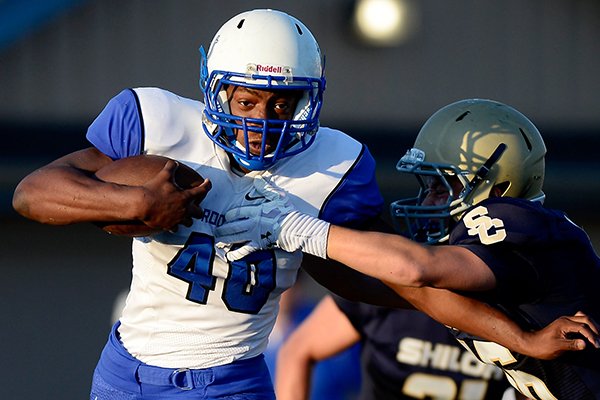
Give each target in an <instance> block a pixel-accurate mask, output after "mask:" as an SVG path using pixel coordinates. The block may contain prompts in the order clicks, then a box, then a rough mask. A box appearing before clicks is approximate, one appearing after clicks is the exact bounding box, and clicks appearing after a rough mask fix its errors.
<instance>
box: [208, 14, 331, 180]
mask: <svg viewBox="0 0 600 400" xmlns="http://www.w3.org/2000/svg"><path fill="white" fill-rule="evenodd" d="M200 52H201V56H202V62H201V67H200V69H201V70H200V87H201V88H202V91H203V93H204V101H205V105H206V109H205V111H204V115H203V124H202V125H203V128H204V131H205V132H206V134H208V136H209V137H210V138H211V139H212V140H213V141H214V142H215V143H216V144H217V145H218V146H220V147H221V148H223V149H225V150H226V151H228V152H230V153H231V154H232V155H233V156H234V157H235V159H236V160H237V161H238V162H239V163H240V164H241V165H242V166H243V167H245V168H247V169H250V170H264V169H266V168H269V166H271V165H273V163H275V162H276V161H278V160H280V159H281V158H283V157H288V156H291V155H294V154H297V153H299V152H301V151H303V150H305V149H307V148H308V146H310V145H311V144H312V142H313V140H314V138H315V134H316V132H317V130H318V128H319V113H320V111H321V105H322V101H323V91H324V90H325V77H324V75H323V61H322V56H321V50H320V49H319V45H318V43H317V41H316V39H315V38H314V36H313V35H312V33H311V32H310V31H309V30H308V28H307V27H306V26H305V25H304V24H303V23H302V22H300V21H299V20H297V19H296V18H294V17H292V16H290V15H288V14H286V13H284V12H281V11H276V10H270V9H261V10H252V11H247V12H243V13H241V14H239V15H237V16H235V17H233V18H232V19H230V20H229V21H227V22H226V23H225V24H224V25H223V26H222V27H221V28H220V29H219V31H218V32H217V33H216V35H215V37H214V39H213V40H212V42H211V45H210V48H209V49H208V53H206V52H205V51H204V49H203V48H202V47H201V48H200ZM228 85H238V86H244V87H250V88H254V89H262V90H286V89H289V90H295V91H298V90H300V91H303V93H304V94H303V97H302V98H301V99H300V101H299V103H298V106H297V107H296V110H295V112H294V117H293V119H292V120H273V119H250V118H241V117H237V116H235V115H232V114H231V113H230V109H229V104H228V100H227V94H226V92H225V89H226V87H227V86H228ZM237 129H241V130H242V131H243V132H244V134H245V135H248V132H249V131H250V132H258V133H262V135H263V136H262V137H263V147H262V148H263V151H262V153H261V154H260V155H254V154H251V153H250V150H249V148H248V146H242V145H241V144H239V143H238V142H237V141H236V139H235V130H237ZM267 134H277V135H280V137H279V142H278V145H277V146H276V149H275V150H274V151H273V152H271V153H269V154H265V150H264V149H265V147H264V146H265V140H266V136H267ZM246 143H248V140H247V136H246Z"/></svg>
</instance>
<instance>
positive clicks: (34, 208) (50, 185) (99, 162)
mask: <svg viewBox="0 0 600 400" xmlns="http://www.w3.org/2000/svg"><path fill="white" fill-rule="evenodd" d="M111 162H112V160H111V159H110V158H109V157H108V156H106V155H104V154H103V153H101V152H100V151H98V150H97V149H95V148H92V147H91V148H88V149H84V150H80V151H76V152H74V153H71V154H68V155H66V156H64V157H61V158H59V159H57V160H55V161H53V162H51V163H50V164H48V165H46V166H44V167H42V168H40V169H38V170H36V171H34V172H32V173H31V174H29V175H28V176H26V177H25V178H24V179H23V180H22V181H21V182H20V183H19V185H18V186H17V188H16V190H15V193H14V196H13V207H14V208H15V210H16V211H17V212H19V213H20V214H21V215H23V216H25V217H27V218H30V219H33V220H35V221H38V222H42V223H46V224H52V225H65V224H72V223H77V222H95V221H129V220H140V221H142V222H144V223H146V224H147V225H149V226H151V227H157V228H162V229H170V228H172V227H173V226H175V225H177V224H179V223H182V222H183V221H188V222H191V220H189V217H199V216H201V214H200V213H201V211H200V208H199V207H194V204H193V200H194V199H196V198H198V199H199V198H203V196H204V195H205V194H206V192H207V191H208V188H209V187H210V182H208V181H205V182H204V183H203V184H202V185H200V186H197V187H195V188H192V189H189V190H185V191H184V190H179V189H178V188H176V187H175V186H174V185H173V183H172V174H173V171H174V170H175V168H176V163H174V162H170V163H167V165H166V166H165V168H164V169H163V170H162V171H161V172H160V173H159V174H157V175H156V177H155V178H153V179H152V180H150V181H148V182H147V183H146V184H144V185H143V186H124V185H118V184H114V183H106V182H103V181H101V180H99V179H97V178H95V177H94V173H95V172H96V171H98V170H99V169H100V168H102V167H103V166H105V165H107V164H109V163H111Z"/></svg>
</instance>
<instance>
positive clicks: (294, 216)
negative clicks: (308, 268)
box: [215, 177, 329, 261]
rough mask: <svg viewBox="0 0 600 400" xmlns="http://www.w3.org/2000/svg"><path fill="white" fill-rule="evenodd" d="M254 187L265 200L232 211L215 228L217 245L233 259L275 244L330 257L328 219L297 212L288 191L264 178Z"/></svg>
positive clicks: (285, 248) (286, 249)
mask: <svg viewBox="0 0 600 400" xmlns="http://www.w3.org/2000/svg"><path fill="white" fill-rule="evenodd" d="M254 188H255V190H256V192H257V193H258V194H259V195H260V196H262V197H264V201H263V202H261V203H259V204H250V205H245V206H242V207H237V208H233V209H231V210H229V211H228V212H227V213H226V214H225V223H224V224H223V225H221V226H219V227H217V228H215V237H216V240H217V242H219V243H217V248H220V249H225V251H226V257H227V259H228V260H229V261H235V260H239V259H241V258H244V257H245V256H247V255H248V254H250V253H252V252H253V251H256V250H259V249H268V248H272V247H273V246H278V247H279V248H281V249H282V250H285V251H289V252H293V251H296V250H305V251H307V252H310V253H311V254H316V255H318V256H321V257H323V258H325V257H326V250H327V233H328V231H329V224H328V223H327V222H324V221H321V220H319V219H317V218H314V217H311V216H309V215H306V214H302V213H300V212H298V211H296V210H295V208H294V207H293V205H292V203H291V202H290V201H289V199H288V197H287V196H286V194H285V193H284V192H283V191H281V190H278V189H276V188H275V187H274V186H272V185H271V184H269V183H268V182H267V181H266V180H265V179H264V178H263V177H257V178H255V179H254ZM236 244H237V245H241V246H233V245H236Z"/></svg>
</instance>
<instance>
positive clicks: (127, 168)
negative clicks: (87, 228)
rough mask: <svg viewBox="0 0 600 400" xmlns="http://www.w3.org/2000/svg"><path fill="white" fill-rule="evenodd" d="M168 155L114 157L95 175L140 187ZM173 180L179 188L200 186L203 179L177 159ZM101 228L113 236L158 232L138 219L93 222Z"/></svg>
mask: <svg viewBox="0 0 600 400" xmlns="http://www.w3.org/2000/svg"><path fill="white" fill-rule="evenodd" d="M169 160H170V159H169V158H168V157H164V156H159V155H150V154H142V155H139V156H132V157H126V158H121V159H119V160H116V161H114V162H112V163H110V164H108V165H106V166H104V167H102V168H100V169H99V170H98V171H96V174H95V175H96V177H97V178H98V179H100V180H102V181H104V182H112V183H118V184H121V185H130V186H140V185H143V184H144V183H146V182H148V181H149V180H150V179H152V178H153V177H154V176H156V174H157V173H158V172H160V170H161V169H163V167H164V166H165V164H166V163H167V161H169ZM178 164H179V165H178V167H177V168H176V169H175V174H174V183H175V184H176V185H177V186H179V187H180V188H182V189H189V188H191V187H195V186H198V185H200V184H201V183H202V182H203V181H204V178H202V176H200V174H198V173H197V172H196V171H194V170H193V169H192V168H190V167H189V166H187V165H185V164H184V163H182V162H178ZM96 225H98V226H99V227H100V228H102V229H103V230H104V231H106V232H108V233H111V234H113V235H123V236H132V237H133V236H148V235H151V234H153V233H157V232H159V230H157V229H155V228H151V227H149V226H148V225H146V224H144V223H143V222H141V221H115V222H105V221H103V222H96Z"/></svg>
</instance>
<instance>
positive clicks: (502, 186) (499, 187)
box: [490, 181, 510, 197]
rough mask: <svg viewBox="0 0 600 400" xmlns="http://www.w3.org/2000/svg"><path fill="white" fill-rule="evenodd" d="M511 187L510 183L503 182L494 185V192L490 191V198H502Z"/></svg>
mask: <svg viewBox="0 0 600 400" xmlns="http://www.w3.org/2000/svg"><path fill="white" fill-rule="evenodd" d="M509 187H510V182H509V181H506V182H502V183H498V184H496V185H494V187H492V190H491V191H490V197H502V196H504V194H506V192H508V188H509Z"/></svg>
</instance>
